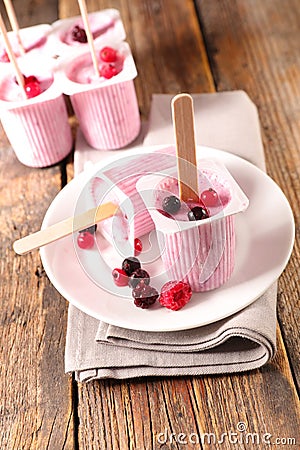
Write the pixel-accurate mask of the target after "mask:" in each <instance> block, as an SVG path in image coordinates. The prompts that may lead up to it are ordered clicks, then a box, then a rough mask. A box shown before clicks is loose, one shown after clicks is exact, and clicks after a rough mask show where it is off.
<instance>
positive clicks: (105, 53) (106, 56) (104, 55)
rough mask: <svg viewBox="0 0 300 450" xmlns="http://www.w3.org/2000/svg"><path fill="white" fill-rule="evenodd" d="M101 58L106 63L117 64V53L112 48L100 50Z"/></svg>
mask: <svg viewBox="0 0 300 450" xmlns="http://www.w3.org/2000/svg"><path fill="white" fill-rule="evenodd" d="M100 58H101V59H102V61H105V62H115V61H116V60H117V51H116V50H115V49H114V48H112V47H103V48H102V49H101V50H100Z"/></svg>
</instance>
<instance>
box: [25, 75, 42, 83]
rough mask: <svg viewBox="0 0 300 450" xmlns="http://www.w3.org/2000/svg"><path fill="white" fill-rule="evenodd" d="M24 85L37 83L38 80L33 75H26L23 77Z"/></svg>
mask: <svg viewBox="0 0 300 450" xmlns="http://www.w3.org/2000/svg"><path fill="white" fill-rule="evenodd" d="M24 81H25V85H26V84H28V83H38V82H39V80H38V79H37V77H35V76H34V75H29V76H28V77H24Z"/></svg>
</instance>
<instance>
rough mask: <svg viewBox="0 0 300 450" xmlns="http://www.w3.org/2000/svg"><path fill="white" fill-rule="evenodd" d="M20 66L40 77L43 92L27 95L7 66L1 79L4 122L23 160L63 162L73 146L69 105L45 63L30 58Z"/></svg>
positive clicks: (40, 163) (31, 163) (33, 163)
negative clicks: (36, 63) (38, 64)
mask: <svg viewBox="0 0 300 450" xmlns="http://www.w3.org/2000/svg"><path fill="white" fill-rule="evenodd" d="M40 62H41V60H40ZM20 67H21V71H22V73H23V75H24V76H25V77H28V76H32V75H34V76H35V77H36V78H37V80H38V83H39V86H40V89H41V93H40V94H39V95H37V96H35V97H33V98H25V96H24V93H23V90H22V89H21V88H20V86H19V85H18V83H17V82H16V78H15V75H14V73H13V72H12V70H11V68H10V67H8V70H6V71H3V72H4V73H3V74H2V76H1V78H0V116H1V122H2V125H3V128H4V130H5V132H6V135H7V137H8V139H9V141H10V143H11V145H12V147H13V149H14V151H15V153H16V156H17V157H18V159H19V160H20V161H21V162H22V163H23V164H25V165H27V166H30V167H46V166H49V165H52V164H55V163H57V162H59V161H61V160H62V159H63V158H64V157H65V156H66V155H67V154H68V153H69V152H70V151H71V148H72V135H71V129H70V125H69V122H68V114H67V110H66V105H65V102H64V98H63V95H62V92H61V90H60V88H59V86H58V84H57V81H56V80H55V78H54V77H53V74H52V71H51V70H50V69H49V70H48V69H46V66H45V65H43V64H42V62H41V64H40V66H39V68H37V66H36V65H35V64H33V60H32V59H31V57H30V58H29V59H27V60H26V62H25V61H24V60H23V61H22V63H21V64H20ZM33 72H34V73H33Z"/></svg>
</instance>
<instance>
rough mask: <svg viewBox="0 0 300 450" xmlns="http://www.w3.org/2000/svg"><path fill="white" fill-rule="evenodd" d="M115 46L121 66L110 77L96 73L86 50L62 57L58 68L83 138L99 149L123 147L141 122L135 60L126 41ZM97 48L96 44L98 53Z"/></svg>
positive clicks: (137, 131)
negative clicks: (120, 57)
mask: <svg viewBox="0 0 300 450" xmlns="http://www.w3.org/2000/svg"><path fill="white" fill-rule="evenodd" d="M116 49H117V51H118V53H119V54H121V55H122V58H123V60H122V70H121V71H120V72H119V73H118V74H117V75H116V76H113V77H112V78H110V79H105V78H104V77H102V76H100V77H96V76H95V72H94V68H93V66H92V59H91V55H90V53H89V52H88V53H87V52H86V50H85V51H84V52H81V53H80V55H78V52H76V53H73V56H72V57H69V58H66V59H64V60H63V61H62V62H61V64H60V70H59V72H58V73H59V76H60V80H61V86H62V89H63V91H64V93H65V94H67V95H69V96H70V99H71V103H72V106H73V109H74V112H75V114H76V116H77V119H78V121H79V125H80V128H81V130H82V133H83V135H84V137H85V139H86V141H87V142H88V144H89V145H90V146H91V147H93V148H96V149H101V150H114V149H118V148H122V147H125V146H126V145H128V144H129V143H130V142H132V141H133V140H134V139H135V138H136V137H137V135H138V134H139V131H140V126H141V121H140V114H139V107H138V102H137V97H136V92H135V87H134V81H133V79H134V78H135V77H136V75H137V72H136V68H135V64H134V61H133V58H132V55H131V52H130V49H129V46H128V44H126V43H125V42H122V43H121V44H119V45H118V46H117V48H116ZM99 52H100V49H99V48H97V55H99ZM99 64H100V63H99Z"/></svg>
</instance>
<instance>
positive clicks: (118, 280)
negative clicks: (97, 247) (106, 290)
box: [112, 268, 128, 287]
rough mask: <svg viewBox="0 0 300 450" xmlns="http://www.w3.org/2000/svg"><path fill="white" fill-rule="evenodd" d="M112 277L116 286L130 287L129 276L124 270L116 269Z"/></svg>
mask: <svg viewBox="0 0 300 450" xmlns="http://www.w3.org/2000/svg"><path fill="white" fill-rule="evenodd" d="M112 276H113V280H114V283H115V285H116V286H120V287H122V286H128V275H127V273H126V272H125V271H124V270H123V269H118V268H116V269H114V270H113V271H112Z"/></svg>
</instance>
